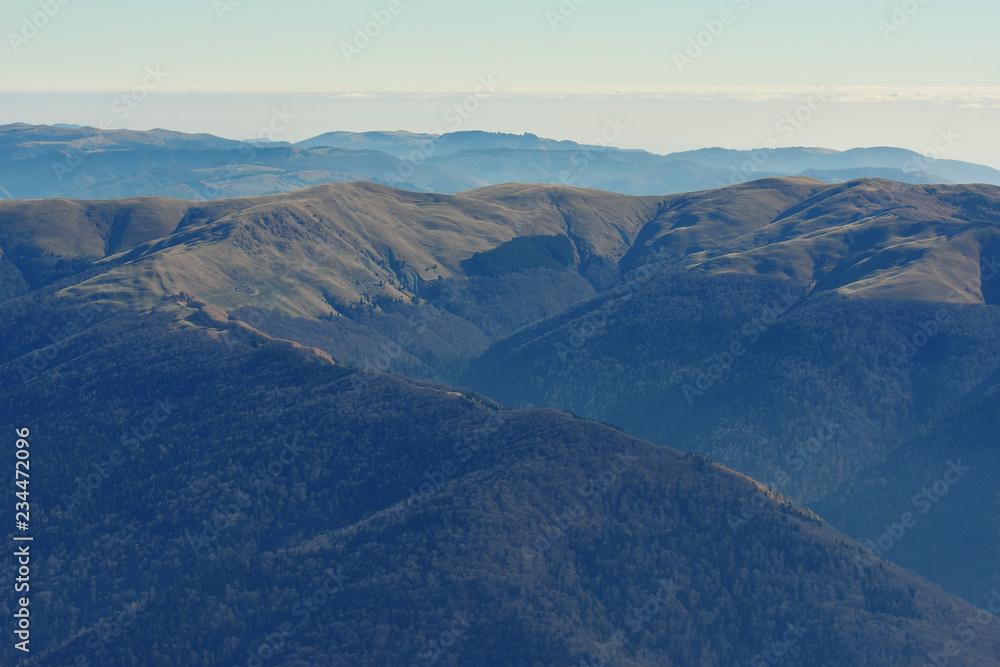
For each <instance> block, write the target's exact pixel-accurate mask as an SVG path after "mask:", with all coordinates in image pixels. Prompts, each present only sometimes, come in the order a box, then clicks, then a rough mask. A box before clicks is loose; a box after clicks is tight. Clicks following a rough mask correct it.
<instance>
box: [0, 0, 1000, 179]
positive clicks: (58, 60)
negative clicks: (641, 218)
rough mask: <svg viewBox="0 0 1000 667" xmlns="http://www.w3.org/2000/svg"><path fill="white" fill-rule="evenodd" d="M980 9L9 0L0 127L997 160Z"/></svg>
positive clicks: (406, 0) (992, 82) (976, 4)
mask: <svg viewBox="0 0 1000 667" xmlns="http://www.w3.org/2000/svg"><path fill="white" fill-rule="evenodd" d="M998 23H1000V6H998V3H996V2H986V1H985V0H964V1H963V0H954V1H952V2H949V3H944V2H941V1H940V0H924V2H920V0H909V1H908V2H897V1H895V0H893V1H883V0H866V1H861V0H845V1H842V2H838V3H818V2H805V3H804V2H801V1H799V2H792V1H786V0H721V1H716V2H705V3H702V2H699V3H693V2H684V3H681V2H669V1H668V2H664V1H662V0H660V1H657V2H653V1H646V0H637V1H632V2H627V3H611V2H608V1H607V0H564V1H563V2H562V3H560V2H556V1H552V2H545V1H542V2H537V1H536V2H528V1H526V0H510V1H508V2H504V3H479V4H473V3H459V2H445V1H443V0H398V1H397V0H375V1H363V2H351V3H330V2H321V1H317V0H286V1H283V2H280V3H279V2H276V1H274V0H242V1H240V0H175V1H174V2H171V3H151V2H134V1H132V0H34V1H22V0H9V1H8V2H5V3H3V8H2V9H0V28H2V32H3V38H4V39H3V44H0V72H2V74H0V100H2V101H0V122H13V121H22V122H29V123H52V122H66V123H78V124H87V125H97V124H98V123H100V122H101V121H102V120H104V119H110V121H111V122H113V123H114V125H113V126H115V127H131V128H135V129H148V128H150V127H155V126H161V127H168V128H171V129H179V130H184V131H205V132H211V133H214V134H220V135H223V136H230V137H233V138H248V137H251V136H254V135H255V134H257V132H258V131H259V128H262V127H266V126H267V124H268V122H269V119H270V118H271V116H272V115H273V114H274V113H275V112H276V111H277V112H279V113H285V112H287V114H289V115H292V116H294V119H293V120H292V122H289V123H288V124H287V127H285V128H284V129H283V130H282V133H283V135H284V136H279V137H277V138H279V139H286V140H290V141H295V140H298V139H302V138H306V137H308V136H312V135H315V134H319V133H321V132H324V131H330V130H374V129H407V130H413V131H422V132H429V131H434V130H438V129H444V130H453V129H486V130H495V131H508V132H533V133H536V134H540V135H544V136H551V137H553V138H557V139H574V140H577V141H589V140H591V139H592V138H593V136H591V135H594V134H595V133H600V131H601V128H602V127H603V126H604V124H605V123H606V122H607V121H608V120H609V119H614V118H619V119H620V120H621V122H622V123H624V124H626V125H628V128H627V130H626V131H625V132H622V133H621V136H620V137H618V138H617V139H616V140H615V141H616V143H617V145H622V146H625V147H642V148H648V149H650V150H654V151H656V152H666V151H669V150H677V149H683V148H695V147H701V146H714V145H721V146H726V147H732V148H751V147H758V146H762V145H765V142H766V141H767V140H769V139H776V140H778V141H779V144H780V145H814V146H815V145H821V146H826V147H830V148H837V149H844V148H850V147H853V146H872V145H896V146H901V147H904V148H910V149H913V150H920V151H923V150H925V149H926V148H928V147H930V146H932V145H933V142H934V138H935V137H936V136H937V134H938V133H939V132H940V131H942V130H944V131H948V130H949V128H950V131H951V133H952V134H953V135H954V136H957V137H959V139H958V140H957V141H956V142H954V145H953V146H951V147H950V148H949V150H948V155H945V156H943V157H953V158H956V159H973V160H977V161H982V162H987V163H989V164H992V165H994V166H1000V137H997V136H995V135H997V133H996V132H995V128H996V127H998V122H997V121H1000V43H998V41H997V40H996V38H995V26H996V25H998ZM366 29H367V34H366V33H365V31H366ZM150 72H154V73H156V76H151V75H150ZM484 82H486V85H484ZM477 89H478V91H479V95H478V96H476V92H477ZM815 91H821V92H822V97H823V98H824V99H823V100H822V102H821V103H819V104H817V102H816V100H815V99H814V96H815V95H816V93H815ZM123 94H124V95H126V96H127V97H126V99H125V100H122V99H121V95H123ZM470 96H471V97H470ZM116 102H117V104H116ZM123 104H124V106H125V107H126V108H127V109H128V113H127V114H124V117H123V114H122V112H121V110H122V108H123ZM455 105H459V107H458V108H457V109H456V107H455ZM803 105H806V106H807V107H810V108H808V111H809V112H810V113H808V114H807V113H805V112H803V111H802V106H803ZM449 111H451V113H450V114H449ZM789 114H792V116H791V118H792V119H793V121H797V122H793V121H789V120H787V119H788V118H789ZM456 115H457V117H458V118H459V119H460V120H461V123H460V126H459V127H457V128H456V127H455V118H456ZM782 120H785V125H784V126H783V127H782V129H780V130H779V129H778V128H779V126H781V123H782ZM789 124H792V125H794V126H795V127H794V129H795V132H794V133H792V134H791V135H789V134H788V131H787V128H788V126H789Z"/></svg>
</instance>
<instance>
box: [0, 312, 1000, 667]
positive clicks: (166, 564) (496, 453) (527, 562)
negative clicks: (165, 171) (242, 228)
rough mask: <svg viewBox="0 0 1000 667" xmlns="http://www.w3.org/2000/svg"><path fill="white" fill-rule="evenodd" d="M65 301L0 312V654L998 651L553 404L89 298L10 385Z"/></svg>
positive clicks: (117, 660)
mask: <svg viewBox="0 0 1000 667" xmlns="http://www.w3.org/2000/svg"><path fill="white" fill-rule="evenodd" d="M80 305H82V304H76V303H74V302H73V301H71V300H52V299H48V298H45V297H44V296H37V297H26V298H22V299H20V300H16V301H13V302H8V303H7V304H6V305H4V307H3V309H2V310H3V317H2V318H0V329H2V330H0V335H2V336H3V338H4V340H6V341H10V342H11V344H10V345H9V346H5V347H4V348H3V350H2V352H0V354H2V365H0V373H3V377H4V379H5V381H4V382H3V384H2V388H0V393H2V394H3V404H4V405H5V406H6V411H5V413H4V420H3V421H4V428H5V429H11V428H13V427H14V426H15V424H16V425H17V426H18V427H23V426H28V427H29V428H30V431H31V434H30V440H31V447H32V453H33V456H34V461H35V462H36V465H37V466H39V470H38V472H37V473H36V476H33V477H32V480H33V481H35V483H34V484H33V485H32V487H31V488H32V499H33V502H34V503H35V504H36V512H37V517H36V518H35V520H34V522H33V530H34V531H35V534H36V535H38V536H39V538H42V537H44V545H45V546H44V550H45V551H44V553H45V556H44V568H41V569H40V570H39V571H38V574H35V577H33V579H32V591H31V593H32V596H33V598H32V599H33V600H34V601H35V604H37V607H35V610H36V611H35V616H33V618H34V619H35V622H36V623H37V624H38V626H39V627H44V628H45V633H43V634H41V635H38V636H36V638H35V642H36V643H33V644H32V648H33V652H32V656H31V659H29V660H27V661H22V662H21V663H20V664H26V665H29V664H46V665H47V664H69V663H75V664H79V663H80V661H81V660H84V661H87V662H92V663H97V664H100V663H102V662H103V663H104V664H147V665H176V664H189V665H200V664H205V665H207V664H219V663H225V664H229V663H239V664H244V663H249V664H256V661H261V662H265V661H277V662H280V663H281V664H302V665H305V664H328V665H407V664H413V663H416V664H423V663H432V662H434V663H440V664H449V665H460V664H509V665H541V664H575V663H578V662H580V661H589V662H591V663H592V664H594V663H596V662H599V661H604V662H608V661H610V662H612V663H613V664H624V665H636V666H639V665H688V664H699V663H710V664H746V663H755V662H759V661H761V660H764V661H767V660H768V659H769V658H768V656H771V657H773V655H775V654H776V652H777V651H780V652H781V654H782V655H783V656H784V657H785V659H787V660H789V661H792V662H794V663H796V664H810V665H843V664H852V665H909V664H914V663H915V662H918V661H923V660H933V659H939V658H937V656H940V655H949V656H951V657H950V662H949V664H952V665H970V666H971V665H982V664H987V663H993V662H996V661H998V660H1000V626H997V625H996V624H983V623H982V619H981V617H980V616H977V614H976V611H975V609H974V608H972V607H971V606H969V605H967V604H965V603H964V602H962V601H960V600H958V599H957V598H954V597H951V596H949V595H947V594H944V593H942V592H941V591H940V590H939V589H938V588H936V587H935V586H932V585H929V584H927V583H926V582H924V581H923V580H921V579H918V578H917V577H915V576H913V575H911V574H909V573H907V572H905V571H903V570H901V569H899V568H897V567H895V566H891V565H886V564H880V565H878V566H875V567H872V568H870V569H868V570H864V571H862V570H860V569H859V568H857V567H856V565H855V564H854V561H855V559H856V558H857V556H858V555H859V554H860V553H861V549H860V547H859V545H858V544H856V543H854V542H852V541H850V540H849V539H848V538H846V537H845V536H843V535H841V534H840V533H838V532H836V531H834V530H832V529H831V528H829V527H827V526H826V525H824V524H821V523H818V522H817V521H816V520H815V519H813V518H812V517H811V516H810V515H809V514H807V513H804V512H802V511H801V510H798V509H796V508H794V507H793V506H791V505H789V504H787V503H786V502H783V501H780V499H779V498H776V497H774V496H770V495H766V494H764V493H762V492H761V491H760V487H758V486H757V485H756V484H754V483H753V482H751V481H750V480H748V479H747V478H745V477H743V476H741V475H737V474H735V473H732V472H730V471H728V470H725V469H723V468H720V467H718V466H716V465H714V464H711V463H708V462H707V461H705V460H704V459H702V458H700V457H695V456H690V455H684V454H681V453H679V452H677V451H675V450H672V449H670V448H667V447H655V446H653V445H650V444H648V443H644V442H641V441H638V440H635V439H634V438H631V437H629V436H627V435H625V434H623V433H621V432H619V431H616V430H613V429H611V428H608V427H605V426H602V425H599V424H593V423H588V422H584V421H581V420H578V419H575V418H572V417H570V416H569V415H566V414H564V413H559V412H554V411H532V412H511V411H506V410H498V409H497V408H496V406H494V405H493V404H491V403H490V402H489V401H486V400H484V399H481V398H480V397H478V396H477V395H475V394H473V393H471V392H469V391H468V390H459V391H451V390H447V389H444V388H440V387H436V386H431V385H426V384H421V383H417V382H414V381H411V380H408V379H405V378H402V377H399V376H386V375H378V374H351V373H350V372H349V371H346V370H344V369H343V368H341V367H338V366H336V365H332V364H330V363H329V362H324V361H322V360H320V359H317V358H315V357H307V356H303V355H301V354H300V353H298V352H295V351H293V350H288V349H284V348H280V347H275V346H274V345H273V344H270V343H266V342H264V343H261V342H256V343H254V344H253V345H250V344H248V343H249V342H250V341H248V340H247V339H245V338H243V337H241V336H239V335H236V332H234V331H229V332H227V333H223V334H221V335H220V337H219V338H218V339H214V338H212V337H210V336H208V335H206V334H205V333H204V332H200V331H195V330H172V326H171V319H170V318H169V317H167V316H165V315H157V314H146V315H141V314H138V313H135V312H132V311H123V310H113V309H108V308H100V307H95V306H89V308H90V309H91V312H92V316H91V317H90V318H89V319H88V321H87V322H86V323H85V324H81V326H79V327H78V330H77V331H76V332H74V333H73V334H72V335H71V336H70V337H69V338H68V339H67V340H66V341H65V343H64V344H62V345H60V346H59V348H58V351H57V354H56V355H55V357H54V358H52V359H51V362H50V363H49V365H48V366H47V368H45V369H43V370H42V371H41V372H40V373H39V374H38V375H37V376H36V377H34V378H33V379H31V380H29V381H28V382H27V383H26V384H22V383H21V380H20V378H19V377H18V373H17V370H16V368H17V366H18V364H19V363H22V362H25V361H26V360H27V359H28V358H30V356H31V350H33V349H38V348H40V347H41V346H44V345H46V344H47V343H48V340H47V339H46V338H45V332H47V331H51V330H52V329H53V328H54V327H60V325H61V323H64V322H66V321H69V320H74V319H79V318H80V313H81V312H82V311H81V310H79V307H78V306H80ZM60 328H61V327H60ZM66 387H73V388H74V389H73V391H72V397H73V400H69V401H68V400H66V398H67V393H66ZM33 468H34V466H33ZM87 471H90V473H89V476H88V472H87ZM94 471H97V472H96V474H95V473H94ZM747 499H753V500H754V503H755V506H756V507H757V513H756V515H755V516H754V517H753V520H752V522H750V523H749V524H748V525H747V526H745V527H742V528H740V529H734V528H733V522H732V516H733V515H734V514H735V513H738V512H739V511H740V507H741V504H743V503H745V502H746V501H747ZM42 543H43V542H41V541H39V542H37V543H36V544H42ZM9 605H10V601H9V599H4V600H2V601H0V608H2V612H3V613H5V614H10V613H12V611H11V609H10V607H9ZM970 630H972V634H971V635H969V631H970ZM955 647H957V650H956V649H955ZM13 650H14V649H13V648H12V647H11V645H10V643H6V644H5V645H4V646H3V647H2V648H0V652H2V653H3V655H4V659H5V661H9V660H11V659H13V657H12V652H13ZM769 651H770V653H769ZM499 656H502V658H500V657H499Z"/></svg>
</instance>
